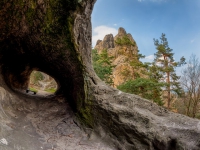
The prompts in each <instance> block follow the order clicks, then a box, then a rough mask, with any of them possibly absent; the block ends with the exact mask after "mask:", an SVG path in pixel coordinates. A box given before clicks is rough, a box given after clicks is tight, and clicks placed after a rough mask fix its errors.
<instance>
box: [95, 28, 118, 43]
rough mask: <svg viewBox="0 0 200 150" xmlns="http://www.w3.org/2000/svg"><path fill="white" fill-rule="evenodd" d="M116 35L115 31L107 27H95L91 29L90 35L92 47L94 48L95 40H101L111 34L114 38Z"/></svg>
mask: <svg viewBox="0 0 200 150" xmlns="http://www.w3.org/2000/svg"><path fill="white" fill-rule="evenodd" d="M117 33H118V31H117V29H115V28H112V27H107V26H104V25H102V26H97V27H95V28H94V29H93V33H92V46H95V44H96V42H97V40H103V38H104V37H105V35H107V34H113V36H115V35H116V34H117Z"/></svg>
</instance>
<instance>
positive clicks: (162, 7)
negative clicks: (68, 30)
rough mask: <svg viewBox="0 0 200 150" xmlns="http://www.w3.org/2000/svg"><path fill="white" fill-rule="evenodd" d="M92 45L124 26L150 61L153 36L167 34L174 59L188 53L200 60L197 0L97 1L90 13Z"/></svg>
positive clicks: (186, 55) (198, 8) (199, 20)
mask: <svg viewBox="0 0 200 150" xmlns="http://www.w3.org/2000/svg"><path fill="white" fill-rule="evenodd" d="M92 27H93V46H95V44H96V40H98V39H103V37H104V36H105V35H106V34H110V33H113V34H114V35H116V34H117V30H118V28H119V27H123V28H125V30H126V31H127V33H131V34H132V36H133V38H134V39H135V41H136V43H137V45H138V49H139V50H140V53H142V54H143V55H145V56H146V57H147V58H146V59H145V61H151V59H152V56H153V54H154V53H155V52H156V49H155V46H154V43H153V38H155V39H159V38H160V36H161V34H162V33H165V34H166V37H167V39H168V42H169V47H170V48H172V49H173V52H174V58H175V60H176V61H178V60H179V59H180V57H181V56H184V57H185V58H186V60H188V59H189V57H190V55H191V54H195V55H196V56H197V57H198V58H199V59H200V0H97V2H96V4H95V6H94V10H93V13H92Z"/></svg>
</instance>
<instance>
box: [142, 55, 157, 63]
mask: <svg viewBox="0 0 200 150" xmlns="http://www.w3.org/2000/svg"><path fill="white" fill-rule="evenodd" d="M153 60H154V55H149V56H146V57H145V58H143V59H141V61H142V62H153Z"/></svg>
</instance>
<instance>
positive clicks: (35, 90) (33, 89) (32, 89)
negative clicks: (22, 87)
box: [29, 87, 38, 93]
mask: <svg viewBox="0 0 200 150" xmlns="http://www.w3.org/2000/svg"><path fill="white" fill-rule="evenodd" d="M29 90H30V91H32V92H36V93H37V92H38V90H37V89H35V88H32V87H30V88H29Z"/></svg>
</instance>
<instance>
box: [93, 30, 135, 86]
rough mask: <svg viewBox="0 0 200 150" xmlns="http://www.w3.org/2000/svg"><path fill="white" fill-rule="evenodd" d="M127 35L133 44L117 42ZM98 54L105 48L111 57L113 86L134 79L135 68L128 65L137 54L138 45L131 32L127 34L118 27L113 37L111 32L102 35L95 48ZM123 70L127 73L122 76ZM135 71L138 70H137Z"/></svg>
mask: <svg viewBox="0 0 200 150" xmlns="http://www.w3.org/2000/svg"><path fill="white" fill-rule="evenodd" d="M124 37H127V38H128V40H130V41H131V42H132V43H133V45H128V44H126V43H125V44H123V45H119V44H117V40H118V39H123V38H124ZM94 49H96V50H97V51H98V53H99V54H100V53H101V52H102V50H104V49H106V50H107V52H108V54H109V55H110V56H112V57H113V60H112V61H113V65H114V66H115V68H114V69H113V74H112V77H113V82H114V87H116V86H118V85H120V84H122V83H123V82H125V81H126V80H128V79H134V73H135V72H136V70H134V68H133V67H132V66H131V65H130V62H131V61H132V60H133V59H134V57H135V55H137V54H138V47H137V44H136V42H135V40H134V39H133V37H132V35H131V34H129V33H128V34H127V33H126V31H125V29H124V28H122V27H120V28H119V30H118V34H117V35H116V36H115V37H113V35H112V34H108V35H106V36H105V37H104V39H103V40H98V41H97V44H96V46H95V48H94ZM123 72H127V74H128V78H127V75H126V76H124V75H123ZM137 72H139V71H138V70H137Z"/></svg>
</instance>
